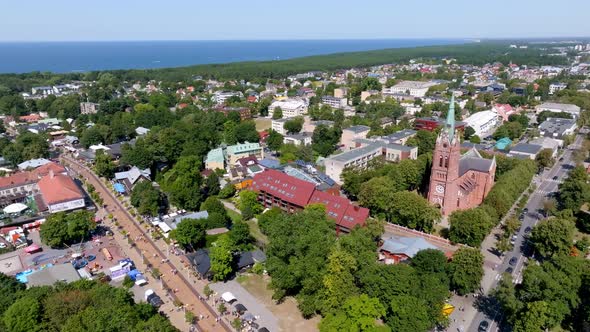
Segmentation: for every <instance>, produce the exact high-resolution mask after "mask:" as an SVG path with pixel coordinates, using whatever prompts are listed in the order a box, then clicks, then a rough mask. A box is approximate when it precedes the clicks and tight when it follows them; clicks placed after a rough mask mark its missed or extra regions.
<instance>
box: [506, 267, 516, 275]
mask: <svg viewBox="0 0 590 332" xmlns="http://www.w3.org/2000/svg"><path fill="white" fill-rule="evenodd" d="M504 272H505V273H509V274H512V272H514V269H513V268H512V266H509V267H507V268H506V271H504Z"/></svg>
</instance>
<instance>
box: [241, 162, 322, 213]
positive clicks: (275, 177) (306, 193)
mask: <svg viewBox="0 0 590 332" xmlns="http://www.w3.org/2000/svg"><path fill="white" fill-rule="evenodd" d="M252 190H254V191H265V192H267V193H269V194H271V195H273V196H275V197H278V198H280V199H282V200H284V201H287V202H291V203H292V204H295V205H298V206H301V207H304V206H306V205H307V202H309V199H310V198H311V195H312V194H313V191H314V190H315V186H314V185H313V183H310V182H307V181H303V180H300V179H298V178H295V177H292V176H289V175H287V174H285V173H283V172H279V171H277V170H274V169H267V170H266V171H264V172H262V173H258V174H256V175H254V181H253V183H252Z"/></svg>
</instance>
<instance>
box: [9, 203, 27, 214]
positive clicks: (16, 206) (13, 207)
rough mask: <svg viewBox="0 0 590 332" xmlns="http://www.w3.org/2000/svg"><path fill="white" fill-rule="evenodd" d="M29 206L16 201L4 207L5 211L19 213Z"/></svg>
mask: <svg viewBox="0 0 590 332" xmlns="http://www.w3.org/2000/svg"><path fill="white" fill-rule="evenodd" d="M28 208H29V207H28V206H26V205H24V204H23V203H14V204H10V205H9V206H7V207H5V208H4V213H19V212H22V211H24V210H26V209H28Z"/></svg>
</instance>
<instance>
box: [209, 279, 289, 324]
mask: <svg viewBox="0 0 590 332" xmlns="http://www.w3.org/2000/svg"><path fill="white" fill-rule="evenodd" d="M209 286H210V287H211V289H212V290H214V291H215V292H216V293H217V297H219V296H221V294H223V293H225V292H231V293H232V294H233V295H234V296H235V297H236V298H237V302H235V303H234V304H237V303H241V304H243V305H244V306H245V307H246V308H247V309H248V312H249V313H251V314H252V315H254V317H256V320H255V322H256V324H258V325H259V326H260V327H266V328H267V329H269V330H270V331H273V332H274V331H280V329H279V321H278V319H277V318H276V317H275V316H274V315H273V313H272V312H271V311H270V310H268V309H267V308H266V306H264V305H263V304H262V303H260V302H259V301H258V300H257V299H256V298H255V297H254V296H252V294H250V293H249V292H248V291H247V290H246V289H245V288H244V287H242V285H240V284H239V283H238V282H237V281H235V280H230V281H228V282H218V283H214V284H210V285H209ZM228 309H229V310H231V309H230V308H228Z"/></svg>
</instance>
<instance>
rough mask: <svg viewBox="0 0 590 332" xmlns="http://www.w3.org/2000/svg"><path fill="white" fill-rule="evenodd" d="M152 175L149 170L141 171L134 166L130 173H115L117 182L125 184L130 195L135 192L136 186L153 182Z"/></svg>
mask: <svg viewBox="0 0 590 332" xmlns="http://www.w3.org/2000/svg"><path fill="white" fill-rule="evenodd" d="M151 174H152V172H151V170H150V169H149V168H146V169H144V170H141V169H139V168H138V167H136V166H133V167H131V169H130V170H128V171H125V172H117V173H115V180H116V181H117V182H119V183H121V184H123V186H125V189H126V191H127V192H128V193H130V192H131V191H132V190H133V187H135V185H136V184H138V183H139V182H141V181H151V179H150V176H151Z"/></svg>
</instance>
